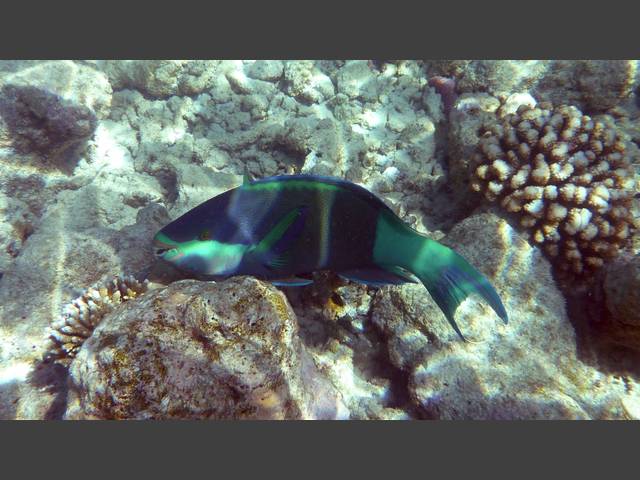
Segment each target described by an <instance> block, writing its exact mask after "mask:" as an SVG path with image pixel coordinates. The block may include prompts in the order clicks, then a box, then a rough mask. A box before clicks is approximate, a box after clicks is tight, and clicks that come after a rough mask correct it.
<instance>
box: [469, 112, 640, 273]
mask: <svg viewBox="0 0 640 480" xmlns="http://www.w3.org/2000/svg"><path fill="white" fill-rule="evenodd" d="M473 164H474V165H475V169H474V171H473V180H472V183H471V186H472V188H473V189H474V190H475V191H478V192H482V193H483V194H484V196H485V198H486V199H487V200H489V201H499V202H500V205H501V206H502V207H503V208H504V209H505V210H507V211H508V212H513V213H518V214H520V215H521V218H520V223H521V225H522V226H524V227H526V228H529V229H531V231H532V238H533V240H534V241H535V242H536V243H538V244H540V245H541V247H542V248H543V249H544V251H545V252H546V253H547V254H548V255H549V256H550V257H551V258H553V261H554V263H555V264H556V265H557V266H558V268H559V269H560V270H562V271H565V272H570V273H571V274H575V275H578V276H589V275H590V274H591V273H593V271H594V270H596V269H598V268H600V267H601V266H602V265H603V263H604V262H605V261H606V260H608V259H610V258H613V257H615V256H616V255H617V253H618V251H619V250H620V248H622V247H624V246H625V245H626V244H628V242H629V238H630V236H631V235H632V233H633V231H634V230H635V229H636V228H637V227H638V224H637V221H636V220H635V219H634V218H633V215H632V212H631V202H632V198H633V196H634V194H635V193H636V192H637V186H636V185H637V181H636V178H635V172H634V170H633V168H632V166H631V159H630V158H629V155H628V154H627V152H626V147H625V143H624V141H623V139H622V138H620V136H619V134H618V132H617V130H616V128H615V125H614V124H613V122H612V120H611V119H610V118H608V117H602V118H599V119H592V118H591V117H590V116H588V115H583V114H582V113H581V112H580V111H579V110H578V109H577V108H575V107H569V106H559V107H556V108H553V107H552V106H551V105H549V104H544V103H543V104H540V105H539V106H538V107H530V106H527V105H524V106H521V107H520V108H518V110H517V112H516V113H515V114H510V115H507V116H506V117H505V118H504V119H502V121H500V122H498V123H496V124H495V125H493V126H492V127H490V128H489V129H487V130H486V131H485V132H484V133H483V134H482V138H481V139H480V142H479V146H478V151H477V153H476V154H475V156H474V158H473Z"/></svg>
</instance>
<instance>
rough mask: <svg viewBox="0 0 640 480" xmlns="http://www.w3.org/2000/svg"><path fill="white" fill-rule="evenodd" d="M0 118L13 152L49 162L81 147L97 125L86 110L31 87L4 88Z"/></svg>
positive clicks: (1, 92)
mask: <svg viewBox="0 0 640 480" xmlns="http://www.w3.org/2000/svg"><path fill="white" fill-rule="evenodd" d="M0 115H1V116H2V119H3V120H4V122H5V123H6V126H7V129H8V131H9V134H10V136H11V138H12V140H13V142H12V146H13V147H14V148H15V149H16V150H18V151H20V152H21V153H30V152H36V153H39V154H40V155H43V156H45V157H46V158H53V159H56V158H58V157H61V156H64V155H65V154H69V153H70V152H73V151H74V150H75V149H77V148H78V147H80V146H82V145H84V143H85V142H86V141H87V140H88V139H89V138H90V137H91V136H92V135H93V132H94V131H95V129H96V124H97V120H96V117H95V115H94V113H93V112H92V111H91V110H90V109H88V108H87V107H84V106H76V105H73V104H71V103H69V102H67V101H65V100H63V99H62V98H61V97H58V96H57V95H55V94H52V93H49V92H47V91H45V90H42V89H40V88H36V87H33V86H23V87H17V86H14V85H6V86H5V87H4V88H3V89H2V90H1V91H0Z"/></svg>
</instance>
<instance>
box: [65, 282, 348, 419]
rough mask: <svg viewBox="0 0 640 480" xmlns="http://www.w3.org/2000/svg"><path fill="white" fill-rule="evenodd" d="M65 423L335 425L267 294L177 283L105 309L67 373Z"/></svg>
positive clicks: (269, 290)
mask: <svg viewBox="0 0 640 480" xmlns="http://www.w3.org/2000/svg"><path fill="white" fill-rule="evenodd" d="M70 379H71V382H70V395H69V408H68V409H67V412H66V418H116V419H122V418H137V419H141V418H228V419H229V418H234V419H235V418H261V419H266V418H270V419H281V418H289V419H292V418H336V417H338V416H341V415H343V414H344V413H340V404H339V401H338V397H337V395H336V394H335V391H334V390H333V388H332V386H331V384H330V383H329V382H328V381H326V380H325V379H324V378H323V377H322V376H321V375H320V374H319V372H318V370H317V369H316V367H315V364H314V363H313V361H312V360H311V359H310V357H309V356H308V355H307V354H306V352H305V350H304V348H303V346H302V344H301V342H300V340H299V338H298V326H297V323H296V318H295V315H294V313H293V311H292V310H291V307H290V306H289V304H288V303H287V301H286V299H285V297H284V296H283V294H282V293H281V292H279V291H278V290H277V289H275V287H273V286H271V285H269V284H265V283H262V282H260V281H258V280H255V279H253V278H249V277H237V278H233V279H231V280H228V281H225V282H221V283H209V282H198V281H195V280H183V281H180V282H175V283H173V284H171V285H170V286H169V287H167V288H163V289H158V290H154V291H150V292H148V293H146V294H145V295H144V296H142V297H141V298H140V299H137V300H136V301H135V302H128V303H127V304H126V305H122V306H120V307H119V308H117V309H116V310H114V311H113V313H111V314H110V315H109V316H108V317H106V318H105V319H104V320H103V321H102V322H101V323H100V325H99V326H98V327H97V328H96V330H95V331H94V333H93V335H92V336H91V337H90V338H89V339H88V340H87V341H86V342H84V344H83V346H82V348H81V349H80V351H79V352H78V355H77V357H76V358H75V360H74V361H73V363H72V364H71V367H70Z"/></svg>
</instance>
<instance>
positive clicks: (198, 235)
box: [154, 175, 507, 337]
mask: <svg viewBox="0 0 640 480" xmlns="http://www.w3.org/2000/svg"><path fill="white" fill-rule="evenodd" d="M154 242H155V246H156V248H157V249H158V251H157V254H158V256H160V257H161V258H162V259H164V260H166V261H168V262H170V263H172V264H174V265H175V266H176V267H178V268H180V269H182V270H185V271H188V272H191V273H193V274H196V275H199V276H202V277H205V278H212V279H222V278H226V277H230V276H234V275H252V276H255V277H257V278H260V279H263V280H271V281H274V283H276V284H278V285H305V284H308V283H310V280H307V279H305V278H303V277H301V276H304V275H306V274H310V273H312V272H314V271H318V270H331V271H334V272H336V273H338V274H340V275H342V276H343V277H345V278H348V279H351V280H355V281H359V282H362V283H366V284H370V285H375V286H381V285H389V284H402V283H406V282H415V281H416V280H415V278H416V277H417V278H418V279H419V280H420V281H421V282H422V283H423V284H424V285H425V287H426V288H427V289H428V290H429V292H430V293H431V295H432V297H433V298H434V300H435V301H436V303H437V304H438V306H439V307H440V308H441V309H442V310H443V312H444V314H445V316H446V317H447V319H448V320H449V322H450V323H451V325H452V326H453V327H454V329H455V330H456V332H457V333H458V334H459V335H460V336H461V337H462V334H461V333H460V330H459V329H458V327H457V325H456V324H455V321H454V320H453V316H454V313H455V310H456V308H457V306H458V305H459V304H460V303H461V302H462V301H463V300H464V299H465V298H466V297H467V296H468V295H469V294H471V293H478V294H480V295H481V296H482V297H483V298H484V299H485V300H486V301H487V302H488V303H489V304H490V305H491V307H492V308H493V309H494V310H495V312H496V313H497V314H498V316H500V317H501V318H502V319H503V320H504V321H505V322H506V321H507V313H506V311H505V309H504V306H503V305H502V302H501V301H500V298H499V297H498V295H497V293H496V292H495V290H494V289H493V287H492V286H491V284H490V283H489V282H488V280H487V279H486V278H485V277H484V276H482V274H480V273H479V272H477V271H476V270H475V269H474V268H473V267H472V266H471V265H469V263H468V262H467V261H466V260H464V258H462V257H461V256H460V255H458V254H457V253H455V252H454V251H453V250H451V249H449V248H448V247H445V246H444V245H442V244H440V243H438V242H436V241H434V240H431V239H428V238H426V237H424V236H423V235H421V234H419V233H418V232H416V231H415V230H413V229H412V228H411V227H409V226H408V225H406V224H405V223H404V222H402V220H401V219H400V218H399V217H398V216H397V215H396V214H395V213H394V212H393V211H392V210H391V209H390V208H389V207H388V206H387V205H385V204H384V202H382V200H380V199H379V198H378V197H376V196H375V195H374V194H372V193H371V192H369V191H368V190H366V189H365V188H363V187H360V186H358V185H356V184H354V183H351V182H348V181H345V180H340V179H336V178H331V177H320V176H313V175H289V176H277V177H270V178H264V179H261V180H257V181H253V182H245V183H244V184H243V185H241V186H239V187H236V188H234V189H232V190H229V191H227V192H225V193H222V194H220V195H218V196H216V197H213V198H211V199H209V200H207V201H206V202H204V203H202V204H200V205H199V206H197V207H195V208H194V209H192V210H190V211H189V212H187V213H185V214H184V215H182V216H181V217H180V218H178V219H176V220H175V221H173V222H171V223H170V224H168V225H167V226H165V227H164V228H162V229H161V230H160V231H159V232H158V233H157V234H156V236H155V237H154ZM414 275H415V277H414Z"/></svg>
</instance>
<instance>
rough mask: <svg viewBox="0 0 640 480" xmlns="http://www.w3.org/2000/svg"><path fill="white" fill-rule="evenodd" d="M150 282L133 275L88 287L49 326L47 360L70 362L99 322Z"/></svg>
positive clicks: (141, 290)
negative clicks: (49, 346)
mask: <svg viewBox="0 0 640 480" xmlns="http://www.w3.org/2000/svg"><path fill="white" fill-rule="evenodd" d="M148 286H149V281H148V280H144V281H142V282H140V281H138V280H137V279H136V278H134V277H132V276H130V275H129V276H126V277H124V278H121V277H116V278H114V279H113V280H111V281H109V282H105V283H103V284H100V285H94V286H93V287H90V288H88V289H87V290H86V291H85V292H84V293H83V294H82V295H81V296H79V297H78V298H76V299H74V300H73V301H72V302H71V303H69V304H68V305H66V306H65V307H64V308H63V311H62V316H61V317H60V318H59V319H58V320H56V321H55V322H53V324H52V325H51V330H52V331H51V335H50V338H51V341H52V345H51V348H49V350H48V352H47V354H46V357H45V358H46V359H47V360H55V361H59V362H61V363H69V362H70V361H71V359H73V358H74V357H75V356H76V354H77V353H78V349H79V348H80V347H81V346H82V344H83V343H84V341H85V340H86V339H87V338H89V337H90V336H91V334H92V333H93V330H94V329H95V328H96V327H97V326H98V324H99V323H100V322H101V321H102V319H103V318H104V317H105V315H107V314H108V313H110V312H111V311H112V310H113V309H114V308H115V307H117V306H118V305H120V304H121V303H123V302H126V301H127V300H132V299H134V298H136V297H138V296H140V295H142V294H143V293H145V292H146V291H147V289H148Z"/></svg>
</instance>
